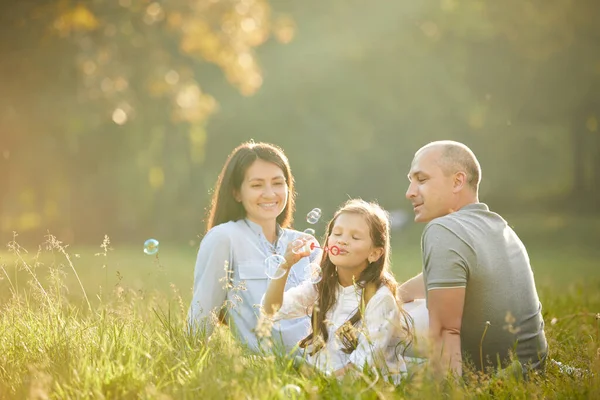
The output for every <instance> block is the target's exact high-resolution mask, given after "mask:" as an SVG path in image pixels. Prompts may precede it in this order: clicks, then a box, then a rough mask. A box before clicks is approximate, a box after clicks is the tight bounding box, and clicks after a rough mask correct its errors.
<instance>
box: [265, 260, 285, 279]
mask: <svg viewBox="0 0 600 400" xmlns="http://www.w3.org/2000/svg"><path fill="white" fill-rule="evenodd" d="M284 263H285V257H283V256H280V255H279V254H273V255H272V256H269V257H267V258H266V260H265V274H267V276H268V277H269V278H270V279H280V278H283V276H284V275H285V273H286V270H285V269H283V268H282V267H281V265H282V264H284Z"/></svg>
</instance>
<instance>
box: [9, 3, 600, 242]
mask: <svg viewBox="0 0 600 400" xmlns="http://www.w3.org/2000/svg"><path fill="white" fill-rule="evenodd" d="M594 7H595V2H594V1H593V0H584V1H552V2H544V1H541V0H540V1H529V2H526V3H523V2H518V1H505V2H483V1H479V0H469V1H457V0H443V1H438V0H435V1H434V0H427V1H422V2H418V3H410V2H409V3H406V2H404V3H394V4H390V3H389V2H387V1H383V0H374V1H372V2H370V3H369V4H368V5H367V4H366V3H364V2H360V1H331V2H326V3H323V2H316V1H305V2H301V3H298V2H294V1H291V0H284V1H278V2H268V1H267V0H219V1H213V0H175V1H169V2H166V1H155V2H151V1H146V0H120V1H105V0H94V1H89V2H75V1H73V0H60V1H59V0H43V1H38V2H19V3H18V5H14V6H13V5H11V4H8V3H6V4H5V5H2V6H0V18H1V21H0V22H2V23H1V24H0V35H1V36H2V37H3V38H4V39H6V40H2V41H0V54H2V57H1V59H0V90H2V93H3V94H5V95H4V96H2V98H0V134H1V136H0V137H1V139H0V180H1V181H0V183H1V184H2V188H3V190H2V191H0V235H3V236H4V237H6V236H10V235H11V232H12V231H13V230H18V231H19V232H21V233H22V234H27V233H29V234H30V235H31V236H32V237H39V236H40V235H41V234H43V233H44V232H45V231H46V229H51V230H52V231H54V232H59V233H60V236H61V237H63V238H65V239H67V240H69V241H71V240H74V241H76V242H88V243H89V242H94V241H97V240H98V239H99V238H101V237H102V236H103V235H104V233H107V232H108V233H110V234H111V236H113V237H118V238H121V239H125V238H128V239H129V240H131V241H139V240H143V238H142V237H143V236H148V235H152V236H156V237H161V238H167V237H168V238H173V239H175V238H176V239H179V240H185V241H187V240H195V239H196V237H197V235H198V234H199V233H200V232H202V230H203V229H202V219H203V216H204V208H205V207H206V205H207V203H208V199H209V191H210V189H211V188H212V186H213V185H214V183H215V181H216V175H217V173H218V171H219V169H220V167H221V165H222V163H223V161H224V159H225V157H226V155H227V154H228V153H229V151H231V149H232V148H233V147H234V146H235V145H237V144H239V143H240V142H242V141H245V140H249V139H251V138H253V139H255V140H265V141H271V142H275V143H277V144H279V145H281V146H282V147H283V148H284V149H285V150H286V153H287V154H288V156H289V158H290V160H291V161H292V167H293V169H294V171H295V174H296V177H297V182H298V188H299V192H300V196H299V199H298V200H299V201H298V208H299V210H300V213H304V212H307V211H308V210H310V209H312V208H314V207H315V206H319V207H320V208H322V209H323V210H325V211H326V212H329V211H333V209H334V208H335V207H336V206H337V205H338V204H339V203H340V202H341V201H342V200H344V199H345V198H347V196H348V195H350V196H361V197H365V198H372V199H378V200H379V201H380V202H381V203H382V204H383V205H384V206H386V207H387V208H390V209H397V208H405V207H408V203H407V202H404V201H403V200H402V195H403V192H404V190H405V180H404V179H403V177H404V175H405V173H406V170H407V168H408V165H409V163H410V160H411V158H412V155H413V153H414V152H415V150H416V149H418V148H419V147H420V146H421V145H423V144H424V143H426V142H428V141H430V140H434V139H442V138H444V139H445V138H451V139H455V140H460V141H464V142H466V143H467V144H469V145H470V146H471V147H472V148H473V149H474V150H475V152H476V154H477V155H478V156H479V158H480V160H481V162H482V165H483V168H484V181H483V185H482V198H483V199H484V200H486V201H488V202H492V203H494V204H496V205H498V206H499V207H502V208H503V209H505V210H509V209H511V208H512V209H516V208H518V209H519V210H521V209H538V208H540V207H542V208H543V209H545V210H556V209H564V208H567V207H568V208H572V209H577V210H579V209H587V210H588V212H597V211H598V204H600V200H599V199H600V197H599V196H600V195H599V193H598V188H599V187H600V184H599V183H600V181H599V180H600V172H599V171H600V165H599V162H600V161H598V160H600V156H599V152H600V135H599V132H600V131H599V130H598V129H599V128H598V121H599V120H600V114H599V113H600V111H599V110H600V104H599V103H598V101H599V100H598V96H597V93H598V85H599V82H600V73H599V72H600V70H599V67H598V65H599V64H598V62H599V60H598V57H597V54H599V50H600V49H599V48H598V46H599V44H598V43H600V41H599V40H598V38H599V37H600V30H599V29H598V24H597V23H596V21H595V19H594V16H595V14H594V12H593V10H594V9H595V8H594ZM23 239H25V238H24V237H23Z"/></svg>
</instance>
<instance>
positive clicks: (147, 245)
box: [144, 239, 158, 256]
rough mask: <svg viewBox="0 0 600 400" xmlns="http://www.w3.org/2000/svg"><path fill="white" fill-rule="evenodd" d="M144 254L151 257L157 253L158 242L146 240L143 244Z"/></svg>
mask: <svg viewBox="0 0 600 400" xmlns="http://www.w3.org/2000/svg"><path fill="white" fill-rule="evenodd" d="M144 253H146V254H148V255H150V256H151V255H153V254H156V253H158V240H156V239H148V240H146V241H145V242H144Z"/></svg>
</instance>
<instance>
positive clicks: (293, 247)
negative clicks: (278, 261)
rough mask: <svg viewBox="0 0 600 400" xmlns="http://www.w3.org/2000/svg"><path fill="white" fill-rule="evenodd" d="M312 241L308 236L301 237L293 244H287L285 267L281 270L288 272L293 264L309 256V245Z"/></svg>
mask: <svg viewBox="0 0 600 400" xmlns="http://www.w3.org/2000/svg"><path fill="white" fill-rule="evenodd" d="M312 241H314V239H313V238H312V237H310V236H303V237H301V238H299V239H296V240H294V241H293V242H290V243H288V246H287V249H286V250H285V255H284V256H283V257H284V258H285V265H282V268H285V269H287V270H289V269H290V268H292V266H293V265H294V264H296V263H297V262H298V261H300V260H301V259H302V258H304V257H308V256H309V255H310V252H311V249H310V243H311V242H312Z"/></svg>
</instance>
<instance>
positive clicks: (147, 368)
mask: <svg viewBox="0 0 600 400" xmlns="http://www.w3.org/2000/svg"><path fill="white" fill-rule="evenodd" d="M507 219H508V220H509V222H511V225H513V226H514V227H515V230H516V231H517V233H519V235H520V236H521V237H522V238H523V240H524V242H525V244H526V245H527V247H528V250H529V253H530V258H531V262H532V266H533V269H534V272H535V275H536V280H537V285H538V291H539V294H540V299H541V301H542V304H543V310H544V311H543V313H544V319H545V321H546V334H547V337H548V341H549V344H550V351H551V353H550V358H552V359H553V360H555V361H558V362H561V363H562V364H563V365H567V366H570V367H573V368H577V370H567V369H566V368H562V369H561V368H559V366H558V365H557V364H556V363H554V362H552V363H550V364H549V365H548V368H547V370H546V373H545V375H533V376H531V377H530V379H529V380H528V381H526V382H523V381H517V380H514V379H511V378H507V377H498V376H481V375H475V374H467V375H466V376H465V380H464V382H461V383H460V384H459V383H454V382H434V381H433V380H432V379H431V378H430V377H429V375H428V374H427V373H426V372H423V373H421V372H419V373H416V374H415V375H414V376H413V377H412V378H410V379H406V380H405V381H404V382H403V383H402V384H401V385H400V386H398V387H394V386H391V385H389V384H386V383H384V382H382V381H381V380H380V379H379V380H377V379H376V377H374V376H372V375H369V374H362V375H359V376H358V377H355V378H348V379H346V380H344V381H342V382H338V381H337V380H335V379H333V378H327V377H324V376H310V377H307V376H302V375H299V374H298V373H297V372H296V371H295V370H294V369H293V368H292V366H291V364H290V363H289V362H288V361H287V360H286V359H285V358H281V357H274V356H269V357H255V356H254V355H252V354H250V353H248V352H247V351H246V350H245V349H244V348H242V347H241V346H240V345H239V344H238V343H236V342H235V341H234V340H232V338H231V336H230V335H229V334H228V331H227V329H226V328H219V329H218V330H217V332H216V334H215V335H213V336H212V337H211V339H210V340H208V341H207V340H204V338H202V337H190V336H188V335H185V334H184V333H183V332H184V326H185V323H184V316H185V313H186V311H187V307H188V304H189V301H190V298H191V287H192V274H193V265H194V260H195V253H196V248H197V243H189V244H188V243H186V244H184V245H181V244H170V243H161V248H160V252H159V253H158V254H159V257H158V258H157V257H155V256H148V255H145V254H144V253H143V252H142V244H141V243H140V244H139V246H135V247H132V246H130V245H129V246H128V245H120V244H119V243H110V244H107V246H106V248H103V247H101V246H100V245H101V244H102V242H101V239H100V240H99V243H98V245H97V246H88V247H74V248H71V247H65V245H66V244H61V243H57V242H52V241H49V242H45V243H41V244H40V246H39V248H38V246H27V248H26V249H25V248H20V247H19V246H18V244H16V243H10V244H9V246H8V247H6V248H5V250H4V251H2V252H0V264H1V265H2V270H0V279H1V280H0V301H1V303H0V304H1V307H2V311H1V314H0V331H1V334H0V398H2V399H5V398H32V399H44V398H107V399H108V398H110V399H113V398H119V399H134V398H135V399H137V398H142V399H169V398H174V399H176V398H193V399H200V398H234V399H255V398H264V399H267V398H273V399H276V398H311V399H312V398H367V399H368V398H404V397H406V398H439V397H445V398H464V397H476V398H498V397H500V398H600V319H599V317H600V316H599V315H598V313H600V269H599V267H600V262H599V261H598V260H600V250H599V249H598V247H596V246H597V245H596V243H597V242H598V238H600V220H599V219H598V218H581V219H573V218H565V217H556V216H555V217H546V216H544V217H539V216H537V217H536V216H529V217H520V218H514V221H515V222H514V223H513V219H511V218H507ZM421 228H422V226H410V227H409V228H408V229H407V230H406V231H403V232H395V233H394V235H393V264H394V271H395V273H396V275H397V277H398V279H399V280H403V279H406V278H409V277H410V276H412V275H414V274H416V273H417V272H419V270H420V253H419V233H420V229H421ZM16 239H18V237H17V238H16ZM159 239H160V238H159ZM42 241H43V240H41V242H42ZM16 242H18V240H17V241H16ZM67 256H68V257H67Z"/></svg>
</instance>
